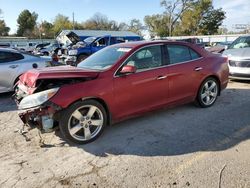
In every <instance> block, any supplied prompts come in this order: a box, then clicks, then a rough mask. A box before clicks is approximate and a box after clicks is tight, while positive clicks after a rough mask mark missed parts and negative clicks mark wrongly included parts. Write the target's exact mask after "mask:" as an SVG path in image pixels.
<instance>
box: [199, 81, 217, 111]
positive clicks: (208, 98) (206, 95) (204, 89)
mask: <svg viewBox="0 0 250 188" xmlns="http://www.w3.org/2000/svg"><path fill="white" fill-rule="evenodd" d="M218 94H219V84H218V81H217V80H216V79H214V78H212V77H209V78H207V79H206V80H205V81H204V82H203V83H202V84H201V86H200V89H199V92H198V95H197V99H196V102H197V103H198V105H199V106H200V107H202V108H207V107H210V106H212V105H213V104H214V103H215V101H216V100H217V97H218Z"/></svg>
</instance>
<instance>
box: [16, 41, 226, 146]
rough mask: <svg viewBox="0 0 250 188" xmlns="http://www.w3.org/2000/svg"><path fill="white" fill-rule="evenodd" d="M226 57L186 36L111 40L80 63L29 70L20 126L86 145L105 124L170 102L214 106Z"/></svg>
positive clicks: (22, 85) (21, 86)
mask: <svg viewBox="0 0 250 188" xmlns="http://www.w3.org/2000/svg"><path fill="white" fill-rule="evenodd" d="M227 63H228V62H227V58H225V57H221V56H219V55H215V54H212V53H209V52H207V51H205V50H204V49H202V48H200V47H198V46H195V45H193V44H190V43H185V42H169V41H153V42H152V41H151V42H134V43H123V44H117V45H113V46H110V47H107V48H104V49H103V50H101V51H99V52H96V53H95V54H93V55H92V56H90V57H89V58H87V59H85V60H84V61H82V62H81V63H80V64H79V65H78V67H71V66H61V67H54V68H46V69H40V70H39V69H38V70H31V71H28V72H26V73H25V74H23V75H22V76H21V77H20V81H19V82H18V89H17V91H16V101H17V102H18V107H19V109H22V110H24V111H23V112H22V113H20V114H19V116H20V118H21V119H22V120H23V122H24V123H25V124H28V125H30V126H34V125H35V126H37V127H39V128H40V129H41V130H42V131H45V132H48V131H51V130H53V128H54V127H55V126H56V125H59V127H60V130H61V133H62V135H63V137H64V138H65V139H66V140H68V141H71V142H75V143H79V144H84V143H88V142H91V141H93V140H95V139H96V138H97V137H98V136H99V135H100V134H101V133H102V131H103V129H104V128H105V126H107V125H110V124H113V123H114V122H117V121H121V120H123V119H126V118H129V117H132V116H137V115H140V114H143V113H145V112H148V111H151V110H154V109H158V108H162V107H164V106H169V105H171V106H172V105H177V104H183V103H189V102H193V101H195V102H196V103H197V104H199V105H200V106H201V107H210V106H212V105H213V104H214V103H215V101H216V99H217V96H219V95H220V93H221V91H222V90H223V89H225V88H226V86H227V83H228V74H229V73H228V64H227Z"/></svg>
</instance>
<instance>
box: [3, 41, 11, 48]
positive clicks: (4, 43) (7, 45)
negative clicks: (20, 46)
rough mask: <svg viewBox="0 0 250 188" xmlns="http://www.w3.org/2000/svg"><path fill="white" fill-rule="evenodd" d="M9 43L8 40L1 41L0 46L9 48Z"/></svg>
mask: <svg viewBox="0 0 250 188" xmlns="http://www.w3.org/2000/svg"><path fill="white" fill-rule="evenodd" d="M10 47H11V44H10V43H8V42H1V43H0V48H10Z"/></svg>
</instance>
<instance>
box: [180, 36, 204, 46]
mask: <svg viewBox="0 0 250 188" xmlns="http://www.w3.org/2000/svg"><path fill="white" fill-rule="evenodd" d="M177 41H184V42H190V43H192V44H196V45H198V46H200V47H202V48H205V44H204V43H203V42H202V40H201V39H199V38H184V39H178V40H177Z"/></svg>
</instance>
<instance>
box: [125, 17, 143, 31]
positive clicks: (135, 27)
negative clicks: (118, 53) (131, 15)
mask: <svg viewBox="0 0 250 188" xmlns="http://www.w3.org/2000/svg"><path fill="white" fill-rule="evenodd" d="M143 28H144V27H143V25H142V23H141V22H140V20H138V19H132V20H130V23H129V25H128V30H129V31H132V32H134V33H137V34H138V35H142V30H143Z"/></svg>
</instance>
